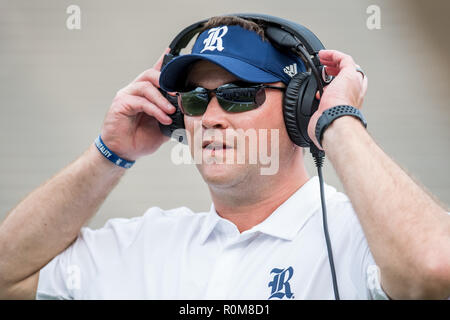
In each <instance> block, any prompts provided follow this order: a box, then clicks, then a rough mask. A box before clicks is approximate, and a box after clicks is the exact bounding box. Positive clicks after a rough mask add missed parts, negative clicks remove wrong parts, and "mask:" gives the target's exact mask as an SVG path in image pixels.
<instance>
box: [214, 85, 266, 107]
mask: <svg viewBox="0 0 450 320" xmlns="http://www.w3.org/2000/svg"><path fill="white" fill-rule="evenodd" d="M257 92H258V88H252V87H247V88H245V87H243V88H241V87H237V86H229V87H225V88H223V89H222V90H220V91H219V92H217V100H218V101H219V103H220V105H221V106H222V108H223V109H224V110H226V111H228V112H244V111H249V110H253V109H255V108H257V107H258V105H257V103H256V102H255V97H256V93H257Z"/></svg>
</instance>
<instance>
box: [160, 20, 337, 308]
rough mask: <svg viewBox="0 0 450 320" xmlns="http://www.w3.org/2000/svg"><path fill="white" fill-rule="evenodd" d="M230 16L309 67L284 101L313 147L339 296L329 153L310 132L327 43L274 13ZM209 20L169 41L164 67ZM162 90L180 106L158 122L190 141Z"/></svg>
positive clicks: (293, 130)
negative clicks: (328, 194) (327, 180)
mask: <svg viewBox="0 0 450 320" xmlns="http://www.w3.org/2000/svg"><path fill="white" fill-rule="evenodd" d="M229 16H235V17H239V18H242V19H246V20H250V21H253V22H256V23H257V24H258V25H260V26H262V27H263V29H264V34H265V36H266V37H267V38H268V39H269V41H270V42H271V44H272V45H273V46H275V47H277V48H278V49H280V50H282V51H286V52H293V53H295V54H296V55H297V56H299V57H300V58H301V59H302V61H303V62H304V64H305V67H306V71H305V72H300V73H297V74H296V75H294V76H293V77H292V78H291V80H290V81H289V84H288V86H287V88H286V92H285V94H284V103H283V116H284V123H285V126H286V130H287V132H288V135H289V138H290V139H291V140H292V141H293V142H294V143H295V144H296V145H298V146H300V147H303V148H310V151H311V153H312V155H313V157H314V161H315V163H316V166H317V170H318V175H319V183H320V196H321V203H322V217H323V229H324V234H325V241H326V246H327V252H328V260H329V263H330V269H331V276H332V281H333V290H334V296H335V298H336V299H337V300H338V299H339V291H338V286H337V278H336V271H335V267H334V261H333V252H332V249H331V241H330V237H329V234H328V226H327V213H326V204H325V195H324V188H323V177H322V165H323V159H324V155H325V154H324V152H323V151H322V150H319V149H318V148H317V147H316V146H315V145H314V143H313V142H312V141H311V139H310V138H309V136H308V123H309V120H310V118H311V116H312V115H313V113H314V112H315V111H316V110H317V108H318V106H319V100H318V99H316V93H317V91H319V93H320V96H322V93H323V87H324V86H325V85H326V84H328V83H329V82H330V81H331V80H332V77H329V76H327V75H326V72H325V68H324V66H323V65H322V64H321V63H320V59H319V55H318V54H319V51H320V50H322V49H325V47H324V46H323V44H322V43H321V42H320V40H319V39H318V38H317V37H316V36H315V35H314V33H312V32H311V31H310V30H308V29H307V28H305V27H304V26H302V25H300V24H298V23H295V22H291V21H288V20H285V19H281V18H278V17H274V16H269V15H262V14H253V13H250V14H241V13H238V14H231V15H229ZM208 20H209V19H205V20H202V21H199V22H196V23H194V24H192V25H190V26H189V27H187V28H185V29H184V30H183V31H181V32H180V33H179V34H178V35H177V36H176V37H175V39H173V40H172V42H171V43H170V45H169V48H170V52H169V53H168V54H166V55H165V57H164V60H163V64H162V67H164V66H165V65H166V64H167V63H169V62H170V61H171V60H172V59H174V58H175V57H177V56H179V55H180V51H181V49H183V48H185V47H186V46H187V45H188V44H189V42H190V41H191V40H192V39H193V38H194V37H195V36H196V35H197V34H199V33H200V32H201V31H203V26H204V24H205V22H207V21H208ZM160 91H161V93H162V94H163V95H164V96H165V97H166V98H167V99H168V100H169V101H170V102H171V103H172V104H173V105H174V106H175V107H176V111H175V112H174V113H172V114H169V116H170V117H171V118H172V123H171V124H170V125H162V124H161V123H159V122H158V123H159V126H160V129H161V132H162V133H163V134H164V135H166V136H169V137H172V138H175V139H177V140H178V141H179V142H182V143H185V144H187V137H186V130H185V126H184V116H183V113H182V112H181V109H180V108H179V107H178V103H177V98H176V97H174V96H171V95H169V94H168V93H167V92H165V91H164V90H162V89H160ZM180 129H182V130H180Z"/></svg>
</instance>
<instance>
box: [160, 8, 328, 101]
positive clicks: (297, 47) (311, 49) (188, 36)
mask: <svg viewBox="0 0 450 320" xmlns="http://www.w3.org/2000/svg"><path fill="white" fill-rule="evenodd" d="M225 16H235V17H239V18H242V19H246V20H251V21H253V22H256V23H261V22H262V23H263V27H264V29H265V30H264V31H265V34H266V36H267V38H269V40H270V41H271V43H272V44H274V45H275V46H278V47H281V48H284V49H285V50H291V51H293V52H295V53H296V54H298V55H300V57H302V58H303V60H305V62H306V64H307V65H308V66H309V67H310V69H311V72H312V74H313V76H314V77H315V78H316V80H317V83H318V89H319V92H320V94H321V95H322V92H323V82H322V81H323V80H324V79H322V78H321V76H320V74H319V72H318V69H319V68H320V67H321V63H320V60H319V57H318V52H319V51H320V50H322V49H325V47H324V46H323V44H322V42H320V40H319V39H318V38H317V37H316V35H315V34H314V33H312V32H311V31H310V30H309V29H307V28H306V27H304V26H302V25H300V24H298V23H294V22H292V21H288V20H285V19H282V18H278V17H274V16H270V15H265V14H252V13H236V14H228V15H225ZM208 20H209V19H204V20H201V21H199V22H196V23H193V24H191V25H190V26H188V27H186V28H185V29H183V30H182V31H181V32H180V33H179V34H178V35H177V36H176V37H175V39H173V40H172V42H171V43H170V45H169V48H170V53H168V54H167V55H166V56H165V57H164V60H163V64H162V66H163V67H164V66H165V65H166V64H167V63H169V62H170V60H172V59H173V58H175V57H176V56H178V55H179V54H180V51H181V50H182V49H184V48H186V46H187V45H188V44H189V42H190V41H191V40H192V38H194V37H195V36H196V35H197V34H198V33H199V32H200V31H201V30H202V29H203V26H204V24H205V23H206V22H207V21H208Z"/></svg>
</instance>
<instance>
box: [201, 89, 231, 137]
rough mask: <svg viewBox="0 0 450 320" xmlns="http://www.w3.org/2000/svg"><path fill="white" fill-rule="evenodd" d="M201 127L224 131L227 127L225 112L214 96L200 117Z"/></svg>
mask: <svg viewBox="0 0 450 320" xmlns="http://www.w3.org/2000/svg"><path fill="white" fill-rule="evenodd" d="M202 126H203V127H204V128H205V129H226V128H227V127H228V122H227V115H226V112H225V110H223V109H222V108H221V107H220V105H219V102H218V101H217V98H216V95H215V94H213V97H212V98H211V100H210V101H209V104H208V107H207V108H206V111H205V113H204V114H203V116H202Z"/></svg>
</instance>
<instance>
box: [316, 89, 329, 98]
mask: <svg viewBox="0 0 450 320" xmlns="http://www.w3.org/2000/svg"><path fill="white" fill-rule="evenodd" d="M327 89H328V86H325V87H323V93H325V91H326V90H327ZM316 99H317V100H320V91H317V92H316Z"/></svg>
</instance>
